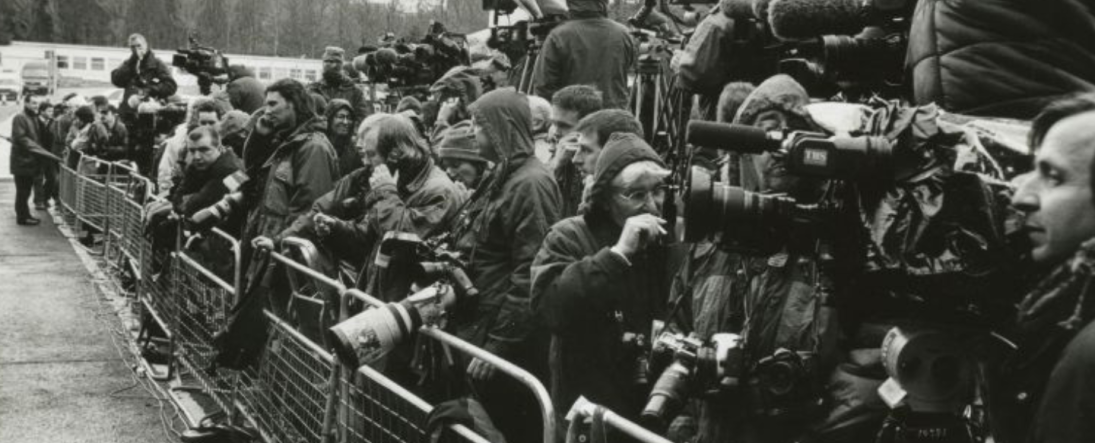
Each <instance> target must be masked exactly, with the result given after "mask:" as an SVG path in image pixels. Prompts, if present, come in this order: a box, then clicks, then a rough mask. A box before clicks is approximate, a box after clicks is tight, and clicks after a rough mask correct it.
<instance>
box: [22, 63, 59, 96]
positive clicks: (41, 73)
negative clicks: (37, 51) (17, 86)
mask: <svg viewBox="0 0 1095 443" xmlns="http://www.w3.org/2000/svg"><path fill="white" fill-rule="evenodd" d="M22 77H23V95H29V94H36V95H53V79H52V77H51V76H50V72H49V62H46V61H39V62H27V64H25V65H23V75H22Z"/></svg>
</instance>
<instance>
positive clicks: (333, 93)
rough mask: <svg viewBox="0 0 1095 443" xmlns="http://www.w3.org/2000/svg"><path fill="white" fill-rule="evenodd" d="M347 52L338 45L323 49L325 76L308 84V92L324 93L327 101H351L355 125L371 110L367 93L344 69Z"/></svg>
mask: <svg viewBox="0 0 1095 443" xmlns="http://www.w3.org/2000/svg"><path fill="white" fill-rule="evenodd" d="M345 53H346V51H344V50H343V49H342V48H339V47H336V46H328V47H327V48H326V49H324V50H323V78H321V79H319V80H317V81H316V82H314V83H312V84H310V85H308V92H312V93H316V94H319V95H322V96H323V98H324V99H326V100H327V101H331V100H334V99H336V98H340V99H343V100H346V101H347V102H349V103H350V106H352V107H353V109H354V115H356V116H357V120H355V121H354V125H357V124H358V123H359V122H360V121H361V119H363V118H365V117H366V116H368V115H369V114H371V112H369V103H368V102H366V101H365V93H364V92H362V91H361V88H358V87H357V84H355V83H354V81H353V79H351V78H350V77H349V76H348V75H346V72H345V71H343V69H342V65H343V64H345V60H343V55H345Z"/></svg>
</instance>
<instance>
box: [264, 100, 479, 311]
mask: <svg viewBox="0 0 1095 443" xmlns="http://www.w3.org/2000/svg"><path fill="white" fill-rule="evenodd" d="M358 146H359V148H360V149H361V151H362V157H363V158H365V157H366V152H370V151H375V157H372V162H375V163H368V164H366V166H365V167H363V168H359V169H357V170H356V171H354V172H353V173H351V174H350V175H348V176H347V177H345V178H343V179H342V180H339V181H338V183H335V187H334V189H333V190H332V191H331V192H329V193H327V194H325V195H323V196H322V197H320V198H319V199H317V200H316V202H315V204H314V205H313V206H312V210H311V212H309V213H307V214H305V215H303V216H301V217H298V218H297V219H296V221H295V222H294V223H293V225H292V226H290V227H289V228H288V229H287V230H286V231H284V232H282V234H281V235H279V236H278V238H285V237H287V236H290V235H299V234H300V233H308V234H312V235H313V236H314V237H316V238H319V239H321V240H323V243H324V244H325V245H326V246H329V247H330V248H331V249H334V250H335V252H336V255H339V256H340V257H346V256H347V255H346V253H350V252H355V251H356V252H357V253H358V254H360V251H370V253H369V255H368V256H366V257H353V258H356V260H351V261H355V262H360V261H361V259H362V258H364V259H366V260H365V263H366V267H365V268H364V269H362V277H363V278H362V279H359V284H360V285H361V286H362V287H363V289H365V292H367V293H369V294H372V295H374V296H376V297H378V298H380V299H381V300H385V301H399V300H402V299H403V298H405V297H406V296H407V294H408V291H409V290H410V287H411V282H410V280H409V277H410V276H409V275H407V274H409V273H406V272H400V271H403V269H399V268H393V270H392V271H391V272H387V273H384V272H382V269H380V268H378V267H377V266H375V265H374V260H373V259H374V258H375V257H376V254H377V251H378V250H379V249H378V247H379V246H380V239H381V237H383V235H384V234H385V233H387V232H410V233H414V234H417V235H418V236H419V237H420V238H423V239H426V238H430V237H432V236H434V235H436V234H438V232H439V230H440V229H441V228H443V227H446V226H448V225H449V224H450V223H451V221H452V219H453V218H454V217H455V216H456V214H457V210H458V209H459V208H460V206H461V205H462V204H463V202H464V197H463V195H462V193H461V192H460V190H459V188H458V187H457V186H456V185H455V184H454V183H453V182H452V180H450V179H449V177H448V176H447V175H445V172H444V171H442V170H441V168H439V167H437V165H436V164H434V161H433V158H432V157H430V151H429V148H428V147H427V146H426V141H425V140H424V139H422V138H421V137H420V136H419V134H418V131H417V129H415V127H414V123H412V122H411V121H410V119H408V118H407V117H405V116H402V115H393V114H373V115H371V116H369V117H367V118H366V119H365V121H364V122H362V124H361V129H360V130H359V131H358ZM350 199H355V200H353V201H351V200H350ZM347 203H349V204H347ZM340 251H341V253H339V252H340ZM393 260H398V258H394V257H393Z"/></svg>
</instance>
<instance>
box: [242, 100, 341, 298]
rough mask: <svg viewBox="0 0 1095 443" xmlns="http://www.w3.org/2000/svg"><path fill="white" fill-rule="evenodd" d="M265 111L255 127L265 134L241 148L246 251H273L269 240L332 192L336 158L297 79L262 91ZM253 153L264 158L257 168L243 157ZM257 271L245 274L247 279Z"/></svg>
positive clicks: (257, 135) (257, 270)
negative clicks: (258, 127)
mask: <svg viewBox="0 0 1095 443" xmlns="http://www.w3.org/2000/svg"><path fill="white" fill-rule="evenodd" d="M263 109H264V112H263V114H262V116H261V117H260V121H259V122H258V123H257V125H259V126H263V127H265V128H266V130H258V131H257V132H267V134H265V135H261V134H252V135H251V137H250V138H249V139H248V141H247V143H246V144H245V146H244V154H245V158H244V166H245V168H246V171H247V175H248V177H249V178H250V179H249V181H248V183H247V184H246V186H245V189H246V190H248V191H249V192H245V194H244V198H245V200H248V201H247V204H248V205H250V206H249V212H250V215H249V216H248V224H247V227H246V230H245V234H244V248H245V249H250V247H251V246H253V247H255V248H257V249H260V250H271V249H273V248H274V247H275V244H274V242H273V240H272V239H273V238H275V237H276V236H277V235H278V234H280V233H281V232H282V231H283V230H285V228H286V227H288V226H289V225H290V224H291V223H292V222H293V221H294V220H296V219H297V218H298V217H300V216H301V215H302V214H305V213H307V212H308V211H309V210H311V208H312V204H313V203H314V202H315V201H316V199H318V198H319V197H321V196H322V195H324V194H326V193H328V192H330V191H331V189H333V188H334V183H335V180H336V179H337V178H338V158H337V156H336V155H335V150H334V148H333V147H332V146H331V142H330V141H328V140H327V136H326V135H324V134H323V131H324V130H325V129H326V128H324V124H323V119H321V118H319V117H317V116H316V115H315V113H314V110H313V108H312V100H311V99H310V98H309V97H308V93H307V92H305V90H304V86H303V85H301V84H300V83H299V82H297V81H296V80H292V79H282V80H278V81H277V82H275V83H274V84H272V85H270V87H268V88H266V106H265V107H264V108H263ZM252 151H254V152H256V153H259V152H263V153H265V152H268V154H267V155H262V156H261V158H260V159H262V162H261V163H257V162H256V163H252V162H250V161H249V160H251V159H249V158H247V156H249V155H251V152H252ZM249 197H250V198H249ZM252 265H257V263H252ZM259 271H260V269H257V268H253V269H249V270H248V276H249V278H252V279H253V278H256V277H257V276H258V275H257V274H258V273H259ZM255 283H258V282H256V281H252V284H255Z"/></svg>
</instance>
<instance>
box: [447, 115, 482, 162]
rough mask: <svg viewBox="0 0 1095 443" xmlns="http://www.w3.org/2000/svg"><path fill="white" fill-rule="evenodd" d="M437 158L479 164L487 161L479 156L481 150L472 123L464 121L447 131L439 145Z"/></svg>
mask: <svg viewBox="0 0 1095 443" xmlns="http://www.w3.org/2000/svg"><path fill="white" fill-rule="evenodd" d="M437 156H438V157H439V158H441V159H446V158H450V159H454V160H466V161H471V162H477V163H486V162H487V160H486V159H484V158H483V156H481V155H479V148H478V147H477V146H475V134H474V133H473V132H472V129H471V122H470V121H467V120H465V121H462V122H460V123H457V124H455V125H453V126H451V127H449V129H446V130H445V133H444V135H442V136H441V142H440V143H438V153H437Z"/></svg>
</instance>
